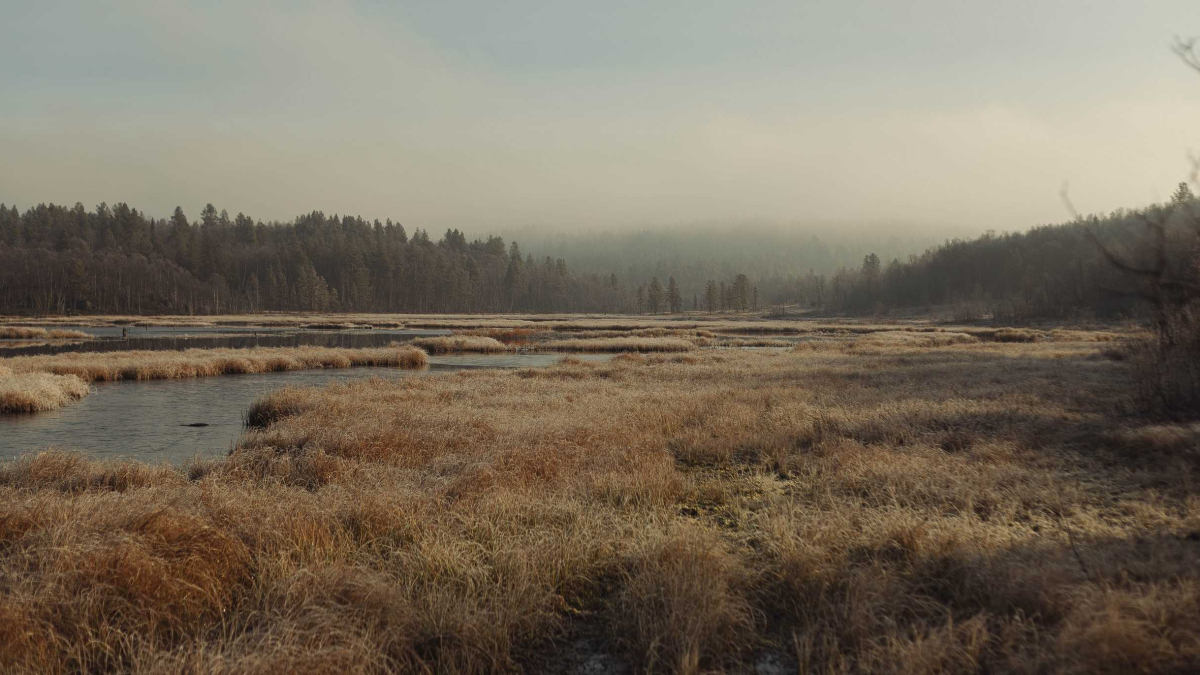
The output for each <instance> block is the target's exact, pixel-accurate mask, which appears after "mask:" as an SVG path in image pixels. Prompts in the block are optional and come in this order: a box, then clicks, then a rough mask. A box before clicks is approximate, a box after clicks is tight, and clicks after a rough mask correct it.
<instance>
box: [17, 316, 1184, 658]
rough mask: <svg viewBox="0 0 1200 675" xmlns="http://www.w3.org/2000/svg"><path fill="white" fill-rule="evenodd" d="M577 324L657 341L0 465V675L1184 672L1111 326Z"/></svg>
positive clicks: (1179, 566)
mask: <svg viewBox="0 0 1200 675" xmlns="http://www.w3.org/2000/svg"><path fill="white" fill-rule="evenodd" d="M523 321H524V320H523V319H498V320H489V321H488V322H486V323H487V324H489V325H479V323H480V322H477V323H476V325H466V323H465V320H464V324H463V325H461V326H456V328H460V329H461V330H462V331H463V332H464V333H466V334H465V335H463V336H460V337H461V338H462V340H463V341H462V342H461V344H460V346H463V347H464V348H465V346H466V345H469V344H472V342H471V340H472V339H473V340H475V342H474V343H473V344H475V345H476V346H477V347H479V348H480V349H481V350H485V349H486V350H495V349H507V348H510V346H511V344H524V342H523V341H524V340H527V339H528V338H529V334H528V333H524V334H522V333H511V332H510V333H506V332H505V331H511V330H514V329H528V328H530V327H529V326H528V325H526V323H521V322H523ZM578 321H579V322H580V323H585V325H583V326H581V327H580V328H579V330H580V331H585V330H586V331H614V332H615V334H610V333H604V334H597V333H593V334H590V335H581V336H580V337H579V339H580V340H583V341H604V340H610V341H611V340H618V341H629V340H639V339H658V340H671V341H677V342H679V343H680V344H681V345H686V346H681V347H680V348H679V350H678V351H665V352H659V353H636V352H635V353H626V354H620V355H617V356H615V357H614V358H613V359H612V360H611V361H607V362H599V363H597V362H584V361H581V360H577V359H574V358H572V357H570V356H565V357H564V358H563V359H562V360H561V362H559V363H558V364H557V365H554V366H551V367H548V368H537V369H534V368H530V369H512V370H492V369H483V370H470V371H461V372H455V373H447V374H434V375H430V376H427V377H423V378H419V379H398V380H381V379H370V380H359V381H354V382H350V383H345V384H335V385H330V386H326V387H323V388H315V389H314V388H298V389H282V390H278V391H275V392H273V393H271V394H268V395H266V396H264V397H263V398H261V399H260V400H258V401H257V402H255V403H254V404H253V405H252V406H250V408H249V410H248V411H247V421H248V423H249V425H250V428H248V430H247V432H246V433H245V434H244V436H243V437H242V439H241V440H240V441H239V442H238V444H237V447H236V448H235V449H234V450H233V451H232V452H231V454H230V455H229V456H228V457H226V458H222V459H217V460H211V461H197V462H194V463H192V464H190V465H187V466H183V467H175V466H170V465H161V466H150V465H146V464H141V463H137V462H124V461H104V462H102V461H96V460H91V459H88V458H86V457H84V456H82V455H79V454H73V453H70V452H68V451H63V450H54V451H48V452H43V453H40V454H36V455H29V456H26V457H24V458H23V459H20V460H17V461H13V462H8V463H4V464H0V644H3V645H6V648H5V649H2V650H0V670H3V671H5V672H39V673H67V672H80V671H83V672H106V671H114V670H115V671H132V672H143V673H158V672H161V673H174V672H229V673H240V672H247V673H248V672H314V673H316V672H361V673H377V672H464V673H465V672H497V671H506V672H507V671H514V670H515V671H528V672H578V673H625V672H650V671H653V672H677V673H700V672H716V671H727V672H747V673H750V672H755V673H783V672H797V671H799V672H820V673H880V672H891V673H936V672H980V673H984V672H986V673H996V672H1014V673H1044V672H1068V673H1097V672H1108V673H1126V672H1180V673H1183V672H1194V671H1195V670H1196V669H1197V668H1200V629H1198V628H1197V626H1200V497H1198V496H1197V492H1196V484H1197V481H1198V480H1200V471H1198V470H1197V469H1198V466H1200V427H1198V426H1196V425H1194V424H1184V423H1168V422H1165V421H1162V420H1150V419H1144V418H1142V417H1141V416H1139V414H1138V413H1137V412H1136V407H1135V406H1134V405H1133V404H1132V402H1131V400H1130V395H1129V392H1130V389H1131V387H1130V384H1129V379H1130V377H1131V372H1130V371H1131V368H1132V366H1131V365H1130V362H1129V361H1128V360H1127V359H1126V358H1125V356H1124V352H1123V351H1122V350H1123V347H1122V343H1121V341H1120V338H1121V336H1120V335H1119V334H1114V333H1105V332H1095V331H1086V330H1081V331H1055V332H1051V331H1028V330H1027V329H1011V330H1007V331H1005V330H998V329H972V330H959V329H953V330H951V329H945V330H943V329H937V328H928V329H925V328H922V329H913V328H912V327H911V326H900V327H896V326H892V327H890V329H889V327H887V326H880V325H868V324H861V325H847V326H842V327H840V328H837V327H831V328H830V329H829V331H828V334H822V335H821V339H809V340H804V341H800V342H795V343H788V342H783V343H776V342H773V341H772V340H774V337H772V336H769V335H767V332H764V333H763V335H760V336H759V337H758V338H754V337H746V336H743V337H741V338H738V339H742V340H749V341H750V342H753V341H754V340H756V339H758V340H765V341H766V342H765V344H766V345H767V346H766V347H765V348H755V349H746V348H743V347H750V346H753V345H752V344H744V343H724V342H722V338H721V337H720V336H719V335H717V334H716V333H713V334H712V336H711V337H710V336H709V335H707V334H697V333H696V330H697V329H696V328H694V327H690V326H688V327H686V328H685V329H682V330H687V331H691V334H690V335H683V334H681V333H677V332H675V333H673V332H670V331H664V332H661V333H657V334H655V335H646V334H643V335H641V336H638V335H635V334H634V332H635V331H643V330H647V329H655V328H660V329H662V328H666V329H671V328H672V327H674V328H678V322H662V321H660V322H654V321H653V320H648V321H646V322H642V321H627V324H628V325H625V326H618V325H617V322H616V321H611V320H610V321H607V322H601V321H597V320H588V319H579V320H578ZM505 322H513V323H516V324H517V325H508V324H507V323H505ZM558 323H568V322H567V321H559V322H558ZM727 323H728V324H737V323H743V322H740V321H728V322H727ZM733 327H736V326H733ZM808 328H809V327H807V326H804V325H797V324H795V323H794V322H793V323H792V324H791V331H789V334H799V333H812V332H815V330H808ZM897 328H900V330H897ZM702 330H710V329H709V328H707V327H706V328H704V329H702ZM472 331H473V332H472ZM489 331H490V332H489ZM560 332H561V327H560ZM781 332H782V331H781ZM764 336H766V337H764ZM556 339H569V338H562V337H561V336H559V337H557V338H556ZM488 340H490V342H488ZM505 340H507V342H506V341H505ZM444 342H445V341H444ZM445 343H446V344H449V343H448V342H445ZM493 343H495V344H493ZM496 345H500V347H497V346H496ZM784 345H786V346H784ZM427 347H428V348H429V349H431V350H433V345H432V344H430V345H427ZM716 347H724V348H716ZM450 348H452V347H447V349H450ZM581 349H582V348H581ZM63 372H64V373H65V372H66V371H63ZM79 375H84V374H83V373H79ZM63 376H65V375H63ZM93 379H94V378H93Z"/></svg>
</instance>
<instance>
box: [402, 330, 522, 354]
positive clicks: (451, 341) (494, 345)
mask: <svg viewBox="0 0 1200 675" xmlns="http://www.w3.org/2000/svg"><path fill="white" fill-rule="evenodd" d="M408 344H411V345H414V346H416V347H420V348H421V349H424V350H425V351H427V352H429V353H431V354H445V353H447V352H472V353H478V354H494V353H498V352H507V351H512V347H509V346H508V345H506V344H504V343H503V342H500V341H499V340H497V339H496V338H493V337H484V336H478V335H446V336H440V337H423V338H416V339H414V340H411V341H410V342H409V343H408Z"/></svg>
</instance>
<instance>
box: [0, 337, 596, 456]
mask: <svg viewBox="0 0 1200 675" xmlns="http://www.w3.org/2000/svg"><path fill="white" fill-rule="evenodd" d="M561 358H562V355H561V354H463V355H444V356H431V357H430V359H429V360H430V367H429V369H428V370H403V369H400V368H347V369H338V370H299V371H286V372H278V373H262V374H255V375H221V376H217V377H201V378H196V379H187V380H151V381H145V382H135V381H121V382H111V383H101V384H96V385H94V387H95V389H94V391H92V393H91V395H90V396H87V397H85V398H83V399H82V400H80V401H78V402H76V403H72V404H71V405H68V406H67V407H65V408H63V409H61V410H56V411H53V412H43V413H36V414H29V415H2V416H0V460H4V459H12V458H15V457H18V456H20V455H22V454H25V453H29V452H37V451H40V450H45V449H46V448H50V447H54V448H62V449H70V450H81V451H84V452H86V453H88V454H89V455H92V456H95V457H100V458H114V457H123V458H130V459H138V460H141V461H144V462H149V463H160V462H164V461H166V462H173V463H181V462H185V461H187V460H189V459H192V458H193V457H197V456H200V457H212V456H218V455H224V454H225V453H227V452H228V451H229V449H230V448H231V447H233V444H234V442H235V441H236V440H237V438H238V436H239V435H241V433H242V431H243V428H242V416H243V415H244V414H245V412H246V410H247V409H248V408H249V407H250V404H251V403H252V402H253V401H254V399H256V398H258V397H259V396H261V395H263V394H265V393H266V392H268V391H271V390H273V389H279V388H281V387H286V386H319V385H323V384H325V383H328V382H339V381H346V380H352V379H359V378H368V377H384V378H399V377H426V376H429V375H433V374H436V373H439V372H447V371H454V370H461V369H464V368H518V367H540V366H547V365H550V364H552V363H555V362H557V361H558V360H559V359H561ZM578 358H584V359H587V360H606V359H608V358H611V357H610V356H609V355H589V356H582V357H578ZM189 424H204V425H207V426H194V427H193V426H186V425H189Z"/></svg>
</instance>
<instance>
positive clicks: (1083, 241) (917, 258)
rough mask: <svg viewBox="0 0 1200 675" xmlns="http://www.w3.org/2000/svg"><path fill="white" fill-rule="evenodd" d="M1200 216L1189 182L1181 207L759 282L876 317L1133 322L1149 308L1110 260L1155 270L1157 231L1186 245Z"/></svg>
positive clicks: (1185, 252)
mask: <svg viewBox="0 0 1200 675" xmlns="http://www.w3.org/2000/svg"><path fill="white" fill-rule="evenodd" d="M1197 212H1200V203H1198V202H1197V200H1196V197H1195V195H1194V194H1193V193H1192V191H1191V189H1190V188H1189V186H1188V185H1187V184H1186V183H1181V184H1180V185H1179V187H1178V188H1177V189H1176V191H1175V193H1174V194H1173V196H1172V198H1171V200H1170V201H1169V202H1167V203H1164V204H1156V205H1152V206H1149V207H1147V208H1144V209H1136V210H1118V211H1115V212H1113V213H1110V214H1108V215H1107V216H1099V215H1093V216H1088V217H1076V218H1075V219H1074V220H1071V221H1070V222H1067V223H1063V224H1060V225H1047V226H1039V227H1034V228H1033V229H1031V230H1029V231H1027V232H1014V233H1008V234H996V233H994V232H988V233H986V234H984V235H982V236H980V237H978V238H976V239H972V240H952V241H947V242H945V243H944V244H942V245H940V246H936V247H933V248H930V249H928V250H926V251H925V252H924V253H923V254H921V255H911V256H908V258H907V259H906V260H900V259H899V258H894V259H892V260H891V261H889V262H886V263H885V262H884V261H883V260H882V259H880V257H879V256H877V255H875V254H874V253H872V254H868V255H866V256H865V257H864V258H863V260H862V264H861V265H859V266H857V267H854V268H851V267H843V268H841V269H839V270H838V271H837V272H835V273H834V274H832V275H829V276H826V275H822V274H815V273H813V272H811V271H810V272H809V273H807V274H805V275H794V276H790V277H788V278H786V279H778V278H775V279H766V280H761V281H760V282H759V283H760V284H764V285H765V286H766V287H767V288H768V289H770V295H769V297H768V298H767V301H768V303H771V304H798V305H801V306H803V307H808V308H814V309H818V310H825V311H836V312H846V313H855V314H869V313H878V312H884V311H889V310H893V309H914V308H926V307H945V308H949V309H950V310H952V312H953V314H954V316H955V318H958V319H963V320H967V319H979V318H984V317H991V318H994V319H997V320H1001V321H1022V320H1032V319H1063V318H1075V317H1086V316H1096V317H1110V318H1111V317H1118V316H1132V315H1134V314H1136V313H1137V312H1139V311H1141V309H1143V308H1142V307H1141V306H1140V304H1139V303H1140V298H1139V297H1138V295H1137V293H1136V289H1135V287H1134V285H1133V284H1131V283H1130V278H1129V276H1128V275H1127V274H1125V273H1123V272H1122V271H1121V270H1120V269H1118V268H1117V267H1115V266H1114V265H1112V264H1111V261H1110V260H1109V259H1108V258H1109V256H1111V255H1113V254H1114V253H1115V254H1117V255H1119V256H1121V258H1122V259H1125V260H1129V261H1131V264H1133V265H1150V264H1152V263H1153V262H1154V261H1153V260H1151V258H1152V257H1153V256H1154V255H1156V254H1155V253H1154V252H1153V251H1152V249H1151V248H1150V247H1148V246H1147V242H1146V237H1145V235H1146V232H1147V228H1148V226H1156V225H1158V224H1161V225H1162V227H1163V228H1164V231H1165V232H1166V233H1167V234H1168V235H1169V236H1172V237H1175V238H1178V239H1180V240H1181V241H1183V242H1186V241H1188V240H1187V234H1188V232H1190V231H1191V228H1192V226H1191V223H1194V222H1195V218H1196V214H1197ZM1198 254H1200V251H1196V250H1195V246H1194V245H1189V244H1186V243H1185V244H1181V245H1179V246H1175V247H1172V248H1171V258H1172V260H1171V261H1170V263H1171V264H1173V265H1176V266H1187V265H1196V264H1197V261H1198V260H1200V258H1198V257H1197V256H1198Z"/></svg>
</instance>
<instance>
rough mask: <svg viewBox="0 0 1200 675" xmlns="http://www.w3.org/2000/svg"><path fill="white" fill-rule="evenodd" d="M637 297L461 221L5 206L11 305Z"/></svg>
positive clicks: (458, 306) (532, 302) (64, 308)
mask: <svg viewBox="0 0 1200 675" xmlns="http://www.w3.org/2000/svg"><path fill="white" fill-rule="evenodd" d="M627 295H628V294H627V293H625V291H624V287H623V286H622V285H621V284H620V283H619V281H618V280H617V278H616V276H615V275H603V276H602V275H598V274H586V275H578V274H573V273H571V271H570V270H569V269H568V268H567V263H566V261H564V260H562V259H557V260H555V259H552V258H550V257H548V256H547V257H544V258H542V259H534V258H533V256H531V255H523V254H522V252H521V249H520V246H519V245H518V244H517V242H515V241H514V242H511V244H506V242H505V241H504V240H503V239H500V238H498V237H488V238H486V239H475V240H473V241H469V242H468V241H467V239H466V237H465V236H464V235H463V234H462V233H461V232H459V231H458V230H448V231H446V233H445V234H443V235H442V237H441V238H440V239H439V240H437V241H434V240H433V239H432V238H431V237H430V236H429V234H428V233H427V232H426V231H424V230H421V229H415V230H413V231H412V232H411V233H409V232H408V231H407V230H406V229H405V228H404V226H402V225H400V224H399V223H394V222H392V221H390V220H388V221H385V222H380V221H378V220H375V221H372V222H369V221H366V220H363V219H362V218H357V217H349V216H345V217H338V216H326V215H324V214H323V213H320V212H313V213H311V214H308V215H304V216H300V217H298V218H296V219H295V220H294V221H292V222H290V223H270V224H264V223H261V222H256V221H254V220H252V219H251V218H249V217H247V216H245V215H243V214H238V215H237V216H234V217H230V216H229V214H228V213H226V212H225V211H217V209H216V208H215V207H213V206H212V205H211V204H210V205H208V206H206V207H205V208H204V209H203V210H202V212H201V213H200V218H199V219H198V220H197V221H195V222H192V221H189V219H188V218H187V216H186V215H185V214H184V212H183V210H182V209H180V208H176V209H175V213H174V214H173V215H172V216H171V218H169V219H166V220H158V219H154V218H150V217H148V216H146V215H145V214H144V213H142V212H139V211H138V210H136V209H134V208H132V207H130V206H128V205H127V204H117V205H115V206H112V207H109V206H107V205H105V204H101V205H100V206H98V207H97V208H96V209H95V210H94V211H87V210H86V209H85V208H84V207H83V206H82V205H80V204H76V205H75V206H74V207H73V208H67V207H63V206H55V205H40V206H37V207H34V208H31V209H29V210H27V211H26V212H25V213H20V212H19V211H18V210H17V208H16V207H15V206H13V207H6V206H2V205H0V311H3V312H7V313H60V314H65V313H84V312H93V313H94V312H99V313H129V314H148V313H183V314H193V313H195V314H213V313H239V312H255V311H264V310H290V311H311V312H339V311H361V312H368V311H376V312H500V311H505V312H507V311H520V312H618V311H633V305H632V297H631V296H630V297H626V296H627Z"/></svg>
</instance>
